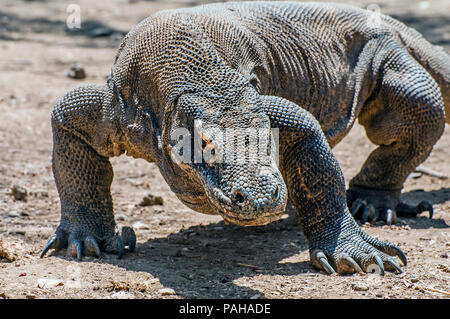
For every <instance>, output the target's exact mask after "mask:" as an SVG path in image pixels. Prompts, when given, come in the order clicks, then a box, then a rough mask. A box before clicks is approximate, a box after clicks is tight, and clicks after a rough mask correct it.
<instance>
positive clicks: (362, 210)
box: [350, 198, 433, 225]
mask: <svg viewBox="0 0 450 319" xmlns="http://www.w3.org/2000/svg"><path fill="white" fill-rule="evenodd" d="M426 211H427V212H429V218H430V219H431V218H433V205H432V204H431V203H430V202H429V201H426V200H425V201H422V202H420V204H418V205H416V206H413V205H408V204H405V203H399V204H398V205H397V206H396V207H395V210H394V209H390V208H385V207H378V208H377V207H376V206H375V205H374V204H371V203H368V202H367V201H366V200H362V199H360V198H358V199H356V200H355V201H354V202H353V204H352V206H351V208H350V213H351V214H352V216H353V217H354V218H355V219H356V220H359V221H360V222H361V224H365V223H366V222H369V223H372V224H373V223H375V222H376V221H378V220H382V221H384V222H385V223H386V224H387V225H394V224H395V223H396V222H397V216H400V217H417V215H419V214H420V213H422V212H426Z"/></svg>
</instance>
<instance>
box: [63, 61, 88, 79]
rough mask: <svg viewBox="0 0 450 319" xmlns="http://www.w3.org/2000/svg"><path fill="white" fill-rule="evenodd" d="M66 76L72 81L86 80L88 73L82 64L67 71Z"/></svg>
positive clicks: (75, 65)
mask: <svg viewBox="0 0 450 319" xmlns="http://www.w3.org/2000/svg"><path fill="white" fill-rule="evenodd" d="M66 76H67V77H69V78H72V79H84V78H85V77H86V72H85V71H84V68H83V65H82V64H81V63H75V64H72V65H71V66H70V68H69V69H68V70H67V72H66Z"/></svg>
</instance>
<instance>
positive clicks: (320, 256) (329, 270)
mask: <svg viewBox="0 0 450 319" xmlns="http://www.w3.org/2000/svg"><path fill="white" fill-rule="evenodd" d="M316 259H317V261H318V262H319V264H320V265H321V266H322V268H323V269H324V270H325V271H326V272H327V273H329V274H335V273H336V271H335V270H334V269H333V267H331V265H330V264H329V263H328V260H327V257H326V256H325V254H324V253H323V252H321V251H319V252H317V253H316Z"/></svg>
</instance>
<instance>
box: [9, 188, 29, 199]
mask: <svg viewBox="0 0 450 319" xmlns="http://www.w3.org/2000/svg"><path fill="white" fill-rule="evenodd" d="M11 193H12V195H13V196H14V199H15V200H21V201H24V202H26V201H27V190H26V188H25V187H22V186H20V185H17V184H14V185H13V186H12V187H11Z"/></svg>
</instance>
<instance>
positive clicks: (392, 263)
mask: <svg viewBox="0 0 450 319" xmlns="http://www.w3.org/2000/svg"><path fill="white" fill-rule="evenodd" d="M385 262H386V263H388V264H389V265H391V266H392V267H394V268H395V270H397V272H398V273H399V274H401V273H402V272H403V271H402V269H401V268H400V267H399V266H398V265H397V263H396V262H395V261H394V260H393V259H392V258H387V259H386V260H385Z"/></svg>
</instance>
